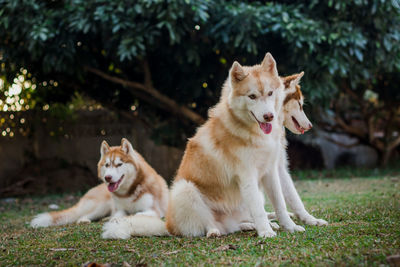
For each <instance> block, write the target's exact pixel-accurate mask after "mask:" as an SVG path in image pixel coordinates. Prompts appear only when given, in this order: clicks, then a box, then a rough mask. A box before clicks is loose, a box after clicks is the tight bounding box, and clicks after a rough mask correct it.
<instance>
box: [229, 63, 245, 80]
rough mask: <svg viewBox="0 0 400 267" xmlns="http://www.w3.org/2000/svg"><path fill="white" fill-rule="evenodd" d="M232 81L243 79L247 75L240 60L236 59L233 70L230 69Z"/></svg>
mask: <svg viewBox="0 0 400 267" xmlns="http://www.w3.org/2000/svg"><path fill="white" fill-rule="evenodd" d="M229 75H230V77H231V81H232V82H240V81H243V80H244V79H245V78H246V77H247V75H248V74H247V73H246V72H245V71H244V69H243V67H242V66H241V65H240V64H239V62H237V61H235V62H233V64H232V67H231V70H230V71H229Z"/></svg>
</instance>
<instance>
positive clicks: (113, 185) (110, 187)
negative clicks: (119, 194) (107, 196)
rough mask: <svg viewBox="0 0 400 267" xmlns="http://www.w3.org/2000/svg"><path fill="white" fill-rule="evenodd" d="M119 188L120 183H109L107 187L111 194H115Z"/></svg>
mask: <svg viewBox="0 0 400 267" xmlns="http://www.w3.org/2000/svg"><path fill="white" fill-rule="evenodd" d="M117 187H118V183H109V184H108V186H107V188H108V191H110V192H114V191H115V190H117Z"/></svg>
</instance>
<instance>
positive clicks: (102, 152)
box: [100, 140, 110, 157]
mask: <svg viewBox="0 0 400 267" xmlns="http://www.w3.org/2000/svg"><path fill="white" fill-rule="evenodd" d="M108 151H110V146H109V145H108V144H107V142H106V141H105V140H103V142H101V146H100V155H101V157H103V156H104V155H105V154H107V153H108Z"/></svg>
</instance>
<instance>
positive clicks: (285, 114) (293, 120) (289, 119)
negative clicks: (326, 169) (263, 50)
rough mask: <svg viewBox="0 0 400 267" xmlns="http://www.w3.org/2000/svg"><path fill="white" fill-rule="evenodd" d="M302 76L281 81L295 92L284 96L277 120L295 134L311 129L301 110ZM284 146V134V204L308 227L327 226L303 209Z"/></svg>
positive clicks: (281, 170) (281, 176)
mask: <svg viewBox="0 0 400 267" xmlns="http://www.w3.org/2000/svg"><path fill="white" fill-rule="evenodd" d="M303 75H304V72H301V73H299V74H294V75H291V76H287V77H284V78H283V79H282V80H283V83H284V85H285V89H289V90H292V91H293V90H295V91H294V92H292V93H290V94H288V95H287V96H286V98H285V100H284V102H283V108H282V112H281V114H280V118H279V119H280V120H283V125H284V126H285V127H286V128H287V129H289V130H290V131H291V132H292V133H295V134H303V133H304V132H305V131H308V130H309V129H311V127H312V124H311V122H310V121H309V120H308V118H307V116H306V114H305V113H304V110H303V105H304V96H303V94H302V92H301V89H300V85H299V84H298V83H299V81H300V79H301V77H303ZM286 146H287V140H286V137H285V134H283V135H282V147H281V149H282V151H281V153H280V155H281V159H280V161H279V179H280V183H281V187H282V192H283V195H284V197H285V201H286V204H287V205H288V206H289V208H290V209H291V210H292V211H293V213H294V215H296V216H297V217H298V218H299V219H300V220H301V221H303V222H304V223H306V224H309V225H327V224H328V222H327V221H325V220H323V219H317V218H315V217H314V216H312V215H311V214H310V213H308V212H307V210H306V209H305V207H304V204H303V202H302V201H301V198H300V196H299V194H298V193H297V191H296V188H295V187H294V184H293V181H292V178H291V176H290V174H289V168H288V158H287V152H286Z"/></svg>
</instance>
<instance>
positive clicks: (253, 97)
mask: <svg viewBox="0 0 400 267" xmlns="http://www.w3.org/2000/svg"><path fill="white" fill-rule="evenodd" d="M249 98H250V99H252V100H254V99H256V98H257V96H256V95H254V94H251V95H249Z"/></svg>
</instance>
